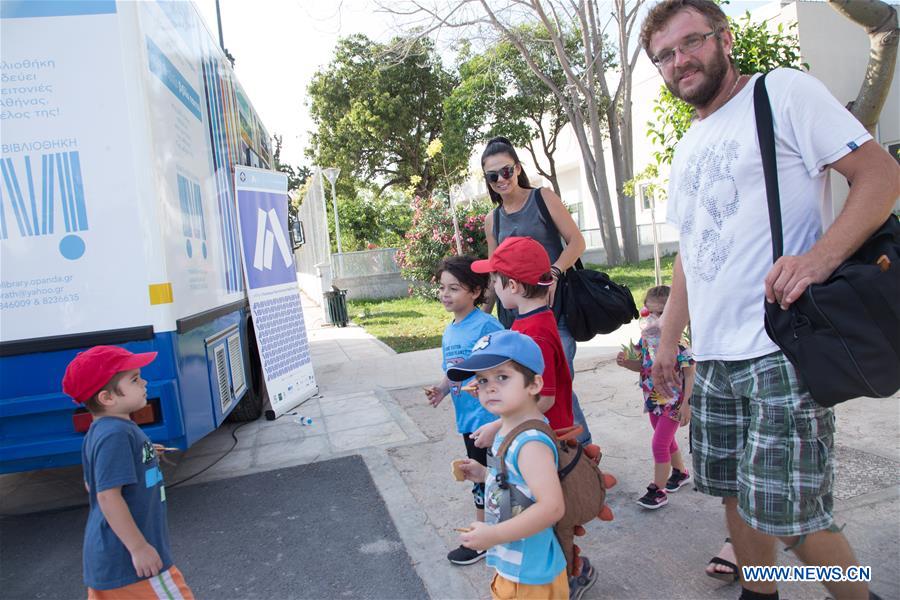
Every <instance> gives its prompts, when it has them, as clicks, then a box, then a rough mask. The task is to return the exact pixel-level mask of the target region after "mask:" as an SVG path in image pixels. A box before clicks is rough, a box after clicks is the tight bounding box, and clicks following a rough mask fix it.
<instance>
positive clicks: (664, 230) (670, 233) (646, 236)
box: [581, 223, 678, 249]
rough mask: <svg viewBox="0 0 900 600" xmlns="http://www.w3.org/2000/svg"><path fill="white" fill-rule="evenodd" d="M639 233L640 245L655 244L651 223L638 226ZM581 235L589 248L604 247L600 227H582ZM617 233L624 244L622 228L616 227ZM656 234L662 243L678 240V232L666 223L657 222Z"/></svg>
mask: <svg viewBox="0 0 900 600" xmlns="http://www.w3.org/2000/svg"><path fill="white" fill-rule="evenodd" d="M637 233H638V245H639V246H652V245H653V226H652V225H651V224H649V223H645V224H642V225H638V226H637ZM581 235H583V236H584V242H585V245H586V247H587V248H589V249H590V248H602V247H603V239H602V237H601V235H600V229H582V230H581ZM616 235H617V237H618V238H619V244H620V245H621V244H622V228H621V227H618V226H617V227H616ZM656 235H657V241H659V243H660V244H662V243H664V242H677V241H678V232H677V231H675V229H674V228H673V227H672V226H671V225H668V224H666V223H657V224H656Z"/></svg>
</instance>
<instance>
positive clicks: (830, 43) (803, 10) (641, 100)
mask: <svg viewBox="0 0 900 600" xmlns="http://www.w3.org/2000/svg"><path fill="white" fill-rule="evenodd" d="M751 14H752V16H753V18H754V19H759V20H767V21H768V22H769V23H770V24H771V26H772V27H773V28H774V27H777V26H778V25H779V24H783V25H784V26H785V28H787V27H788V26H790V25H791V24H793V23H797V28H796V29H795V30H794V31H795V33H796V34H797V37H798V39H799V44H800V53H801V60H802V62H805V63H807V64H808V65H809V67H810V68H809V72H810V74H812V75H813V76H815V77H817V78H818V79H819V80H821V81H822V82H823V83H824V84H825V85H826V86H827V87H828V89H829V90H830V91H831V93H832V94H834V96H835V97H836V98H837V99H838V101H840V102H841V103H842V104H847V103H848V102H850V101H851V100H853V99H855V98H856V95H857V93H858V92H859V88H860V85H861V84H862V81H863V77H864V75H865V71H866V64H867V62H868V56H869V38H868V35H867V34H866V32H865V31H864V30H863V28H862V27H860V26H859V25H857V24H856V23H853V22H852V21H850V20H848V19H846V18H845V17H843V16H842V15H840V14H838V13H837V12H835V11H834V10H833V9H832V8H831V7H829V6H828V5H827V4H825V3H824V2H820V1H802V2H778V1H776V2H772V3H770V4H766V5H763V6H761V7H759V8H757V9H756V10H754V11H752V13H751ZM615 77H616V74H610V80H611V81H610V85H611V86H614V85H615V80H614V78H615ZM662 85H663V82H662V77H660V75H659V72H658V71H657V70H656V68H655V67H654V66H653V64H652V63H651V62H650V60H649V59H648V58H647V56H646V54H645V53H643V52H641V55H640V58H639V59H638V62H637V65H636V66H635V70H634V75H633V80H632V89H633V92H632V95H633V106H632V119H633V124H634V125H633V128H634V171H635V173H638V172H640V171H641V170H643V169H644V168H645V167H646V166H647V165H648V164H650V163H651V162H653V152H654V150H658V148H656V147H654V146H653V144H652V143H651V141H650V140H649V139H648V138H647V126H646V125H647V122H648V121H651V120H653V118H654V115H653V112H652V111H653V103H654V100H655V99H656V97H657V96H658V93H659V89H660V87H661V86H662ZM876 140H877V141H878V142H879V143H880V144H882V145H883V146H884V147H885V148H889V147H892V150H893V151H894V155H895V156H896V152H897V150H896V148H897V145H898V144H900V74H895V76H894V79H893V82H892V85H891V91H890V94H889V95H888V99H887V102H886V103H885V106H884V108H883V110H882V113H881V119H880V121H879V124H878V130H877V131H876ZM519 155H520V156H519V157H520V158H521V159H522V161H523V163H524V164H525V168H526V171H527V172H528V173H529V175H530V176H531V179H532V183H533V184H534V185H538V184H539V182H540V178H538V177H536V176H535V175H534V174H535V169H534V167H533V165H530V164H529V161H528V160H527V158H528V157H527V152H520V153H519ZM606 156H607V161H606V164H607V172H608V179H609V182H610V189H611V190H615V184H614V182H615V177H614V174H613V167H612V162H611V161H610V160H609V156H610V150H609V148H608V147H607V149H606ZM479 159H480V150H479V152H478V153H476V155H475V156H474V157H473V159H472V169H473V171H472V172H473V173H480V172H481V166H480V164H479ZM555 160H556V165H557V172H558V174H559V175H558V180H559V186H560V192H561V196H562V199H563V202H565V203H566V204H567V205H568V206H569V209H570V212H571V213H572V214H573V216H574V217H575V219H576V222H577V223H578V224H579V227H580V228H581V229H582V231H583V232H584V236H585V240H586V241H587V246H588V249H589V251H590V249H592V248H593V249H597V248H600V247H601V246H602V243H601V241H600V231H599V229H598V227H599V225H598V220H597V214H596V210H595V208H594V205H593V202H592V200H591V195H590V192H589V190H588V187H587V181H586V179H585V177H584V175H583V169H584V167H583V163H582V160H581V151H580V149H579V147H578V142H577V140H576V139H575V136H574V135H573V134H572V132H571V130H569V129H567V130H564V131H563V132H562V133H561V134H560V139H559V143H558V150H557V152H556V154H555ZM545 185H546V184H545ZM832 189H833V194H834V198H835V204H836V205H841V204H842V202H843V199H844V198H845V197H846V192H847V185H846V183H845V182H844V180H843V178H842V177H840V176H839V175H837V174H835V175H833V176H832ZM486 193H487V190H486V189H485V185H484V180H483V178H481V177H473V179H472V180H471V181H469V182H468V183H467V185H466V186H465V192H464V195H465V196H467V197H471V196H472V195H483V194H486ZM638 196H639V197H638V198H637V199H636V202H638V208H637V211H636V217H637V223H638V234H639V240H640V243H641V244H642V245H645V244H650V243H651V241H652V229H651V226H650V223H651V205H652V199H651V198H649V197H646V196H647V194H638ZM898 204H900V203H898ZM612 205H613V210H614V211H616V201H615V198H613V201H612ZM655 215H656V220H657V222H660V221H662V220H663V219H664V217H665V201H664V200H661V201H660V202H659V203H658V204H657V206H656V211H655ZM658 232H659V234H660V239H661V241H664V242H674V241H675V240H677V232H675V231H674V230H672V229H671V228H670V227H669V226H668V225H659V227H658ZM667 246H668V249H672V248H673V246H674V244H668V245H667ZM649 253H650V250H649V249H646V250H643V251H642V257H647V256H649ZM592 254H593V256H588V259H589V260H590V261H591V262H596V261H600V262H602V261H603V255H602V252H601V253H600V254H599V255H598V253H596V252H594V253H592Z"/></svg>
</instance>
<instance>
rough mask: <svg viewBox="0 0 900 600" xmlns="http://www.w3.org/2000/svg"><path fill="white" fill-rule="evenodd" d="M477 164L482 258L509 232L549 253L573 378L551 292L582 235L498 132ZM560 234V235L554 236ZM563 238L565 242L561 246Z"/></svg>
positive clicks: (507, 315)
mask: <svg viewBox="0 0 900 600" xmlns="http://www.w3.org/2000/svg"><path fill="white" fill-rule="evenodd" d="M481 168H482V170H483V171H484V178H485V182H486V183H487V188H488V194H490V197H491V201H492V202H493V203H494V204H496V205H497V207H496V208H495V209H494V210H492V211H491V212H489V213H488V214H487V215H486V216H485V219H484V231H485V234H486V236H487V246H488V257H490V256H491V255H492V254H493V253H494V249H495V248H496V247H497V246H498V245H499V244H500V243H501V242H502V241H503V240H505V239H506V238H508V237H510V236H522V237H530V238H533V239H534V240H537V241H538V242H539V243H540V244H541V245H542V246H543V247H544V249H545V250H546V251H547V254H549V255H550V262H551V263H552V267H551V270H552V274H553V285H552V286H551V287H550V305H551V306H552V307H553V312H554V314H555V315H556V324H557V326H558V327H559V337H560V339H561V340H562V344H563V350H564V351H565V353H566V359H567V360H568V363H569V372H570V373H571V374H572V378H573V379H574V378H575V370H574V365H573V361H574V360H575V339H574V338H573V337H572V334H571V333H570V332H569V329H568V327H567V326H566V319H565V317H564V316H563V315H562V310H561V308H562V307H561V306H560V302H559V300H560V297H559V296H558V295H557V294H556V282H557V280H558V279H559V277H560V275H562V274H563V273H565V272H566V270H567V269H569V268H570V267H571V266H572V265H574V264H575V261H577V260H578V259H579V258H580V257H581V254H582V253H583V252H584V248H585V244H584V237H583V236H582V235H581V231H580V230H579V229H578V225H577V224H576V223H575V221H574V219H572V215H571V214H570V213H569V210H568V209H567V208H566V206H565V205H564V204H563V202H562V200H560V198H559V196H557V195H556V193H555V192H554V191H553V190H552V189H550V188H541V189H537V188H532V187H531V184H530V183H529V181H528V176H527V175H526V174H525V171H524V169H523V168H522V163H521V162H520V161H519V156H518V154H516V150H515V148H513V146H512V143H510V141H509V140H508V139H506V138H504V137H495V138H493V139H491V140H490V141H489V142H488V143H487V146H486V147H485V149H484V152H483V153H482V155H481ZM541 199H543V202H544V205H545V206H546V207H547V211H548V212H549V213H550V217H551V218H552V219H553V223H546V222H545V220H544V217H543V215H542V214H541V209H540V208H539V206H538V202H540V200H541ZM560 238H562V239H560ZM563 241H565V247H563ZM493 300H494V298H493V297H492V296H491V297H490V298H489V299H488V303H489V304H488V303H486V307H485V309H484V310H486V311H490V310H491V309H492V307H493ZM497 316H498V317H499V319H500V322H501V323H503V326H504V327H506V328H507V329H508V328H509V327H510V325H511V324H512V322H513V321H514V320H515V318H516V314H515V311H512V310H507V309H506V308H504V307H503V305H502V304H501V303H499V302H498V303H497ZM572 410H573V413H574V417H575V424H576V425H581V426H582V427H583V428H584V431H583V432H582V434H581V436H580V437H579V441H580V442H582V443H585V444H589V443H590V442H591V432H590V430H589V429H588V426H587V423H586V422H585V419H584V413H583V412H582V410H581V406H579V404H578V397H577V396H576V395H575V394H574V393H573V394H572Z"/></svg>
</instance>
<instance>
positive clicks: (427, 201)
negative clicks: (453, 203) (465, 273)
mask: <svg viewBox="0 0 900 600" xmlns="http://www.w3.org/2000/svg"><path fill="white" fill-rule="evenodd" d="M489 210H491V207H490V204H489V203H488V202H486V201H478V202H474V203H473V204H472V206H471V208H470V207H468V206H467V205H465V204H464V205H459V206H457V207H456V218H457V220H458V222H459V233H460V242H461V245H462V251H463V254H471V255H473V256H478V257H487V241H486V240H485V237H484V216H485V215H486V214H487V213H488V211H489ZM413 211H414V212H413V218H412V226H411V227H410V228H409V231H408V232H407V233H406V236H405V238H404V240H403V243H402V244H401V245H400V248H399V249H398V250H397V254H396V260H397V265H399V266H400V271H401V272H402V273H403V277H405V278H406V279H408V280H410V281H412V282H413V286H412V288H411V289H410V293H412V294H414V295H417V296H428V297H431V298H434V294H435V291H436V290H437V279H436V278H435V276H434V271H435V269H437V266H438V263H439V262H440V261H441V259H442V258H444V257H445V256H451V255H454V254H456V239H455V237H456V236H455V233H454V231H453V219H452V218H451V216H450V208H449V207H448V206H447V203H446V202H445V201H444V200H442V199H440V198H435V197H431V198H421V197H419V196H416V197H415V198H413Z"/></svg>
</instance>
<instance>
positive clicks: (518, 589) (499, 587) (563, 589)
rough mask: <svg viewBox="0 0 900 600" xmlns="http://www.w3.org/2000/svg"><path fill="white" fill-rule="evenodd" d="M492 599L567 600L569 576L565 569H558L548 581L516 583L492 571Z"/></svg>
mask: <svg viewBox="0 0 900 600" xmlns="http://www.w3.org/2000/svg"><path fill="white" fill-rule="evenodd" d="M491 598H493V600H569V577H568V576H567V574H566V570H565V569H563V570H562V571H560V573H559V575H557V576H556V579H554V580H553V581H551V582H550V583H545V584H542V585H533V584H528V583H516V582H515V581H510V580H509V579H506V578H505V577H502V576H501V575H500V573H494V578H493V579H492V580H491Z"/></svg>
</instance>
